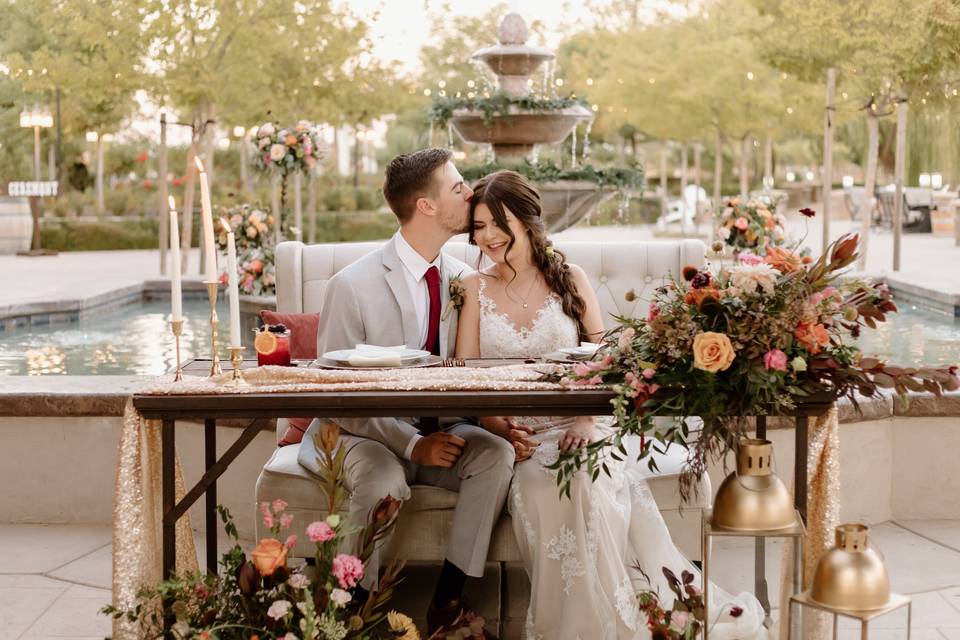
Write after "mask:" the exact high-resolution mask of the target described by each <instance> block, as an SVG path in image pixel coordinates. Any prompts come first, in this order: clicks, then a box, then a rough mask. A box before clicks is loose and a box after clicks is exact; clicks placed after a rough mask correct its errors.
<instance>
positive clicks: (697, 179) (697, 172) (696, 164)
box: [693, 143, 703, 231]
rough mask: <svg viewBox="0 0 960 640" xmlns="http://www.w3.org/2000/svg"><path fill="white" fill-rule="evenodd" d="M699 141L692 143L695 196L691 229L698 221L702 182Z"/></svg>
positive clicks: (695, 227) (695, 226) (695, 228)
mask: <svg viewBox="0 0 960 640" xmlns="http://www.w3.org/2000/svg"><path fill="white" fill-rule="evenodd" d="M700 151H702V149H701V148H700V143H697V144H695V145H693V183H694V185H695V186H696V187H697V191H696V197H695V198H694V200H693V202H694V205H693V207H694V208H693V229H694V231H696V230H697V225H698V224H699V223H700V185H701V184H702V183H703V175H702V174H701V166H700Z"/></svg>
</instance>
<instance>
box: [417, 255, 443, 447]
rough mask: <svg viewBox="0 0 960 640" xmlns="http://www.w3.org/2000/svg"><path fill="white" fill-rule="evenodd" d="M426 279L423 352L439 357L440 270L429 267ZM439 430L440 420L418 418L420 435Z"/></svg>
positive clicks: (425, 275)
mask: <svg viewBox="0 0 960 640" xmlns="http://www.w3.org/2000/svg"><path fill="white" fill-rule="evenodd" d="M424 277H425V278H426V279H427V292H428V293H429V294H430V307H429V310H428V312H427V319H428V320H427V341H426V343H424V345H423V349H424V350H425V351H429V352H430V353H432V354H433V355H435V356H438V355H440V270H439V269H437V268H436V267H430V268H429V269H427V272H426V273H425V274H424ZM439 428H440V420H439V419H438V418H434V417H423V418H420V433H422V434H424V435H427V434H430V433H433V432H435V431H437V430H439Z"/></svg>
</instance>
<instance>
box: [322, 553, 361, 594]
mask: <svg viewBox="0 0 960 640" xmlns="http://www.w3.org/2000/svg"><path fill="white" fill-rule="evenodd" d="M330 572H331V573H332V574H333V575H334V577H335V578H336V579H337V580H338V581H339V582H340V588H341V589H352V588H353V587H355V586H357V581H358V580H360V578H362V577H363V563H362V562H360V558H358V557H356V556H351V555H350V554H347V553H339V554H337V555H336V557H334V559H333V568H332V569H331V571H330Z"/></svg>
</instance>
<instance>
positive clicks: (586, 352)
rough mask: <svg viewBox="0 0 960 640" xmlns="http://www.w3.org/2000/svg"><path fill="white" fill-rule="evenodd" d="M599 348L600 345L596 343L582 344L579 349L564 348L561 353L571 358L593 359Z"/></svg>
mask: <svg viewBox="0 0 960 640" xmlns="http://www.w3.org/2000/svg"><path fill="white" fill-rule="evenodd" d="M599 348H600V345H599V344H597V343H595V342H581V343H580V346H579V347H564V348H563V349H560V352H561V353H565V354H567V355H568V356H570V357H571V358H592V357H593V356H594V355H595V354H596V353H597V349H599Z"/></svg>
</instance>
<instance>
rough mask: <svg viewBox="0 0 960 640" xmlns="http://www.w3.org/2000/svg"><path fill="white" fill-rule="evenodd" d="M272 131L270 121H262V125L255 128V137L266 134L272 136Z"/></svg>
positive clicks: (261, 136)
mask: <svg viewBox="0 0 960 640" xmlns="http://www.w3.org/2000/svg"><path fill="white" fill-rule="evenodd" d="M274 131H275V129H274V128H273V123H272V122H264V123H263V124H262V125H260V128H259V129H257V137H258V138H263V137H266V136H272V135H273V132H274Z"/></svg>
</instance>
